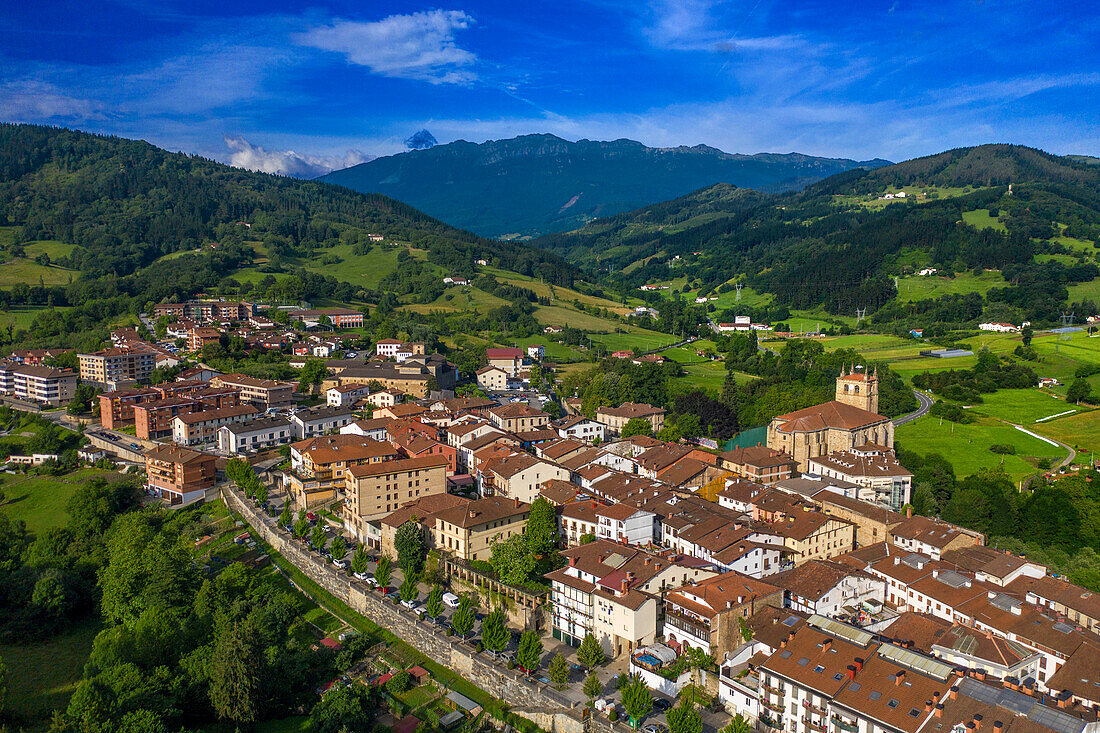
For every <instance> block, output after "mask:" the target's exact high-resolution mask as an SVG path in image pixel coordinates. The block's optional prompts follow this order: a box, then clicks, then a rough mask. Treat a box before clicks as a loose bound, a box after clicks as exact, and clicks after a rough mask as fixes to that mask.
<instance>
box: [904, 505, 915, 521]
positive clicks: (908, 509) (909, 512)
mask: <svg viewBox="0 0 1100 733" xmlns="http://www.w3.org/2000/svg"><path fill="white" fill-rule="evenodd" d="M912 516H913V507H912V506H906V507H905V518H906V519H909V518H911V517H912Z"/></svg>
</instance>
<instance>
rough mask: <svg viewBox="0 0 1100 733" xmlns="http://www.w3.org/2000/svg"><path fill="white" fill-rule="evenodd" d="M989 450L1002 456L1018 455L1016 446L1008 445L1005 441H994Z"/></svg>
mask: <svg viewBox="0 0 1100 733" xmlns="http://www.w3.org/2000/svg"><path fill="white" fill-rule="evenodd" d="M989 450H990V451H992V452H993V453H997V454H999V455H1002V456H1014V455H1016V446H1014V445H1007V444H1005V443H994V444H993V445H991V446H989Z"/></svg>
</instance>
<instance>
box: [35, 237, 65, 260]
mask: <svg viewBox="0 0 1100 733" xmlns="http://www.w3.org/2000/svg"><path fill="white" fill-rule="evenodd" d="M24 249H25V250H26V252H27V258H28V259H32V260H33V259H34V258H35V257H37V256H38V255H40V254H42V253H43V252H45V253H46V254H48V255H49V256H50V259H51V260H56V259H58V258H59V257H68V256H69V255H71V254H72V253H73V250H74V249H76V245H75V244H68V243H66V242H59V241H57V240H56V239H42V240H39V241H37V242H27V243H26V245H24Z"/></svg>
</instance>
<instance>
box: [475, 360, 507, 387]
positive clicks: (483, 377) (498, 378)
mask: <svg viewBox="0 0 1100 733" xmlns="http://www.w3.org/2000/svg"><path fill="white" fill-rule="evenodd" d="M474 376H475V377H476V378H477V386H478V387H481V388H482V389H483V390H485V391H486V392H503V391H505V390H506V389H508V384H509V381H510V380H511V377H509V376H508V372H507V371H505V370H504V369H501V368H500V367H496V366H485V367H481V368H480V369H478V370H477V372H476V373H475V374H474Z"/></svg>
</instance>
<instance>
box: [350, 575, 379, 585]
mask: <svg viewBox="0 0 1100 733" xmlns="http://www.w3.org/2000/svg"><path fill="white" fill-rule="evenodd" d="M355 579H356V580H366V581H367V585H370V581H372V580H374V578H372V577H371V576H369V575H367V574H366V573H355ZM377 582H378V581H376V580H375V583H377Z"/></svg>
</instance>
